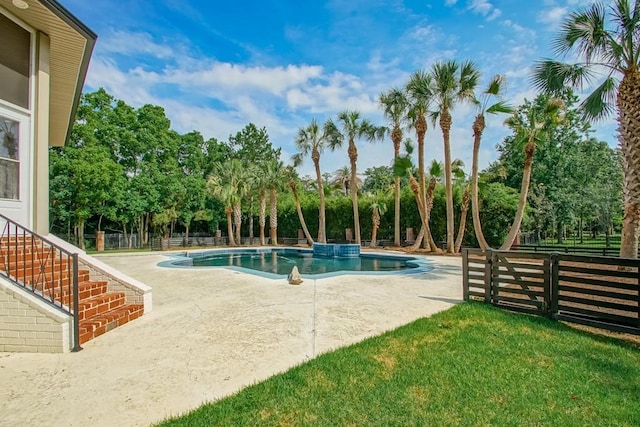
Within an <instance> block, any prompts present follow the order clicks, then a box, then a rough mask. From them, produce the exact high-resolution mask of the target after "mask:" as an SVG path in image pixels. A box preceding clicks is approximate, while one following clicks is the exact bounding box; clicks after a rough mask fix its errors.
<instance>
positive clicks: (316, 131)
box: [293, 119, 329, 243]
mask: <svg viewBox="0 0 640 427" xmlns="http://www.w3.org/2000/svg"><path fill="white" fill-rule="evenodd" d="M327 130H328V129H327V126H326V125H325V126H323V127H320V125H319V124H318V122H317V121H316V119H313V120H311V123H310V124H309V125H308V126H306V127H301V128H300V129H298V136H297V137H296V141H295V143H296V148H297V149H298V152H297V153H296V154H294V156H293V164H294V165H295V166H296V167H297V166H299V165H301V164H302V160H303V159H304V158H305V157H307V156H309V155H310V156H311V160H312V161H313V167H314V169H315V172H316V182H317V187H318V198H319V199H320V211H319V213H318V242H320V243H327V230H326V218H325V198H324V188H323V184H324V182H323V180H322V173H321V172H320V155H321V154H322V152H323V151H324V149H325V147H327V146H328V144H329V135H328V134H327Z"/></svg>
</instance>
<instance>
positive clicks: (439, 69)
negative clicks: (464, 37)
mask: <svg viewBox="0 0 640 427" xmlns="http://www.w3.org/2000/svg"><path fill="white" fill-rule="evenodd" d="M479 78H480V73H479V71H478V68H477V66H476V65H475V64H473V63H472V62H469V61H466V62H462V63H459V62H457V61H446V62H437V63H435V64H434V65H433V66H432V68H431V70H429V71H425V70H418V71H416V72H415V73H413V75H412V76H411V78H410V79H409V81H408V82H407V83H406V85H405V86H404V87H403V88H392V89H389V90H388V91H386V92H384V93H381V94H380V96H379V99H378V100H379V104H380V107H381V108H382V111H383V114H384V117H385V119H386V120H387V122H388V123H387V124H388V126H387V127H383V126H375V125H373V124H372V123H371V122H369V121H368V120H367V119H365V118H363V117H362V116H361V114H360V113H359V112H357V111H343V112H341V113H339V114H338V116H337V120H335V121H334V120H333V119H329V120H327V121H326V122H325V123H324V125H322V126H320V125H319V124H318V122H317V120H316V119H313V120H312V121H311V123H310V124H309V125H308V126H304V127H302V128H300V129H299V131H298V137H297V139H296V146H297V148H298V150H299V151H298V153H297V154H296V155H295V156H294V164H295V165H300V163H301V161H302V159H303V158H304V157H308V156H310V157H311V159H312V161H313V164H314V168H315V172H316V177H317V189H318V195H319V198H320V212H319V230H318V241H320V242H324V241H325V239H326V233H325V213H324V207H325V205H324V191H323V183H322V174H321V171H320V155H321V153H322V151H323V150H324V149H325V148H329V149H331V150H334V149H336V148H338V147H341V146H342V144H343V143H344V142H345V141H346V142H348V150H347V152H348V155H349V164H350V165H349V166H348V167H345V168H343V169H341V170H338V173H337V178H336V179H339V180H340V182H341V183H342V184H343V188H344V189H345V192H346V190H347V188H348V189H349V193H350V195H351V200H352V205H353V216H354V236H355V238H354V239H355V242H356V243H360V239H361V237H360V224H359V217H358V186H357V181H358V177H357V160H358V150H357V146H356V141H357V140H359V139H365V140H367V141H377V140H380V139H382V138H383V137H384V136H385V135H388V136H389V137H390V138H391V141H392V143H393V150H394V162H399V159H400V157H401V156H400V149H401V145H402V141H403V138H404V131H405V130H407V129H412V130H414V131H415V133H416V137H417V141H418V177H417V179H416V178H415V177H413V176H411V177H410V182H412V183H414V184H415V188H416V192H415V196H416V202H417V204H418V207H419V211H420V216H421V221H422V229H421V232H420V233H419V234H418V236H419V237H418V241H417V242H416V246H419V245H420V240H422V239H424V242H425V246H426V247H429V248H430V249H431V250H433V251H437V250H438V248H437V245H436V244H435V242H434V239H433V237H432V235H431V231H430V229H429V213H430V206H431V205H432V204H433V191H434V189H435V184H436V178H434V179H432V180H430V185H429V187H428V188H427V185H426V178H427V177H426V174H425V161H424V157H425V135H426V132H427V128H428V119H429V120H431V122H432V123H433V124H434V125H435V123H436V122H437V123H438V124H439V126H440V129H441V131H442V136H443V143H444V157H445V158H444V171H443V172H442V173H440V172H437V175H438V176H442V177H443V181H444V184H445V189H446V201H447V252H451V253H453V252H454V251H455V250H456V246H458V248H459V246H460V245H456V244H455V243H456V242H455V241H454V230H455V228H454V218H453V216H454V215H453V178H452V177H453V174H452V167H453V166H455V165H456V164H457V165H458V167H459V166H460V164H459V163H455V162H454V161H452V159H451V149H450V131H451V126H452V117H451V111H452V110H453V109H454V108H455V107H456V105H458V104H459V103H464V102H471V103H474V104H476V105H478V108H479V114H478V118H477V119H476V121H477V122H482V125H480V124H477V125H475V127H474V129H476V128H477V132H476V143H477V145H478V146H479V143H480V138H481V135H482V131H483V130H484V113H498V112H511V109H510V107H509V106H508V105H506V104H505V103H504V102H503V101H498V102H497V103H495V104H492V105H489V104H488V100H489V97H490V96H500V94H501V90H502V88H503V81H504V79H503V78H502V77H500V76H497V77H495V78H494V79H492V81H491V82H490V83H489V87H488V88H487V90H486V91H484V92H483V93H482V96H481V97H480V99H478V98H477V97H476V94H475V89H476V86H477V85H478V80H479ZM475 154H476V158H475V160H474V163H475V164H476V174H477V151H476V153H475ZM409 158H410V156H405V157H404V158H403V159H404V160H406V159H409ZM436 164H437V165H440V164H439V163H437V162H436ZM396 170H397V171H399V172H398V173H397V174H396V176H395V177H394V196H395V197H394V244H395V245H397V246H400V244H401V237H400V178H401V175H406V172H407V167H404V168H403V167H398V168H396ZM434 173H436V172H434ZM347 174H350V177H349V178H348V179H346V177H347ZM475 182H476V187H474V188H475V193H474V194H476V205H477V179H476V181H475ZM472 190H473V188H470V189H469V193H472V192H473V191H472ZM467 199H470V200H473V199H471V198H470V195H468V196H467ZM466 206H468V203H467V204H466ZM476 210H477V209H476ZM374 222H375V221H374ZM477 229H478V230H480V227H479V226H478V227H477ZM462 232H464V229H462ZM480 232H481V231H480ZM372 240H373V239H372ZM372 243H373V244H375V242H372Z"/></svg>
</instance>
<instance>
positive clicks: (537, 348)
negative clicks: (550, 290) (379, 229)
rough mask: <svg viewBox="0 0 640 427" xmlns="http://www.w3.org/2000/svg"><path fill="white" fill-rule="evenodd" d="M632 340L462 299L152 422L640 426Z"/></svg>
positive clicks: (639, 369)
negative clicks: (181, 413)
mask: <svg viewBox="0 0 640 427" xmlns="http://www.w3.org/2000/svg"><path fill="white" fill-rule="evenodd" d="M638 408H640V347H638V346H637V345H635V344H633V343H629V342H625V341H621V340H616V339H614V338H608V337H601V336H596V335H592V334H589V333H587V332H584V331H578V330H574V329H571V328H569V327H568V326H566V325H563V324H561V323H557V322H553V321H551V320H548V319H544V318H537V317H531V316H526V315H520V314H513V313H509V312H505V311H501V310H498V309H495V308H493V307H491V306H488V305H485V304H482V303H465V304H460V305H458V306H456V307H454V308H452V309H451V310H448V311H446V312H443V313H440V314H437V315H435V316H433V317H431V318H428V319H421V320H418V321H416V322H413V323H411V324H409V325H407V326H404V327H401V328H398V329H396V330H394V331H391V332H388V333H386V334H384V335H381V336H379V337H375V338H371V339H368V340H365V341H363V342H361V343H359V344H355V345H353V346H350V347H347V348H343V349H339V350H337V351H334V352H332V353H328V354H324V355H322V356H320V357H318V358H316V359H314V360H311V361H309V362H307V363H305V364H303V365H300V366H297V367H295V368H293V369H291V370H289V371H287V372H285V373H283V374H280V375H276V376H274V377H272V378H270V379H268V380H266V381H264V382H261V383H258V384H255V385H253V386H250V387H247V388H245V389H243V390H241V391H240V392H238V393H237V394H235V395H233V396H230V397H227V398H224V399H221V400H219V401H217V402H213V403H209V404H206V405H204V406H202V407H200V408H199V409H196V410H194V411H193V412H191V413H189V414H187V415H184V416H182V417H178V418H173V419H169V420H165V421H164V422H162V423H161V424H160V425H161V426H209V425H223V426H234V425H237V426H245V425H265V426H298V425H300V426H306V425H314V426H315V425H318V426H325V425H326V426H335V425H353V426H356V425H357V426H360V425H381V426H382V425H384V426H391V425H397V426H411V425H429V426H438V425H443V426H448V425H461V426H465V425H469V426H476V425H492V426H493V425H510V426H511V425H518V426H538V425H554V426H575V425H603V426H604V425H616V426H637V425H640V410H639V409H638Z"/></svg>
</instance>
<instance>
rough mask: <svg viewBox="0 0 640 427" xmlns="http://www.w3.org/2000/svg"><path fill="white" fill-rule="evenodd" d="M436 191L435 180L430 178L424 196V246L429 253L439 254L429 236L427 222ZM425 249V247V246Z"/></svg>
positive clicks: (431, 236)
mask: <svg viewBox="0 0 640 427" xmlns="http://www.w3.org/2000/svg"><path fill="white" fill-rule="evenodd" d="M435 191H436V180H435V178H431V180H430V181H429V187H427V194H426V196H425V199H426V200H425V205H424V206H425V207H424V210H425V214H424V216H425V220H426V221H427V228H426V231H425V233H426V235H427V239H426V242H425V243H426V244H428V247H429V249H430V250H431V252H440V251H441V249H440V248H439V247H438V245H436V242H435V241H434V240H433V235H432V234H431V227H430V226H429V221H431V210H432V209H433V198H434V194H435ZM425 247H427V246H426V245H425Z"/></svg>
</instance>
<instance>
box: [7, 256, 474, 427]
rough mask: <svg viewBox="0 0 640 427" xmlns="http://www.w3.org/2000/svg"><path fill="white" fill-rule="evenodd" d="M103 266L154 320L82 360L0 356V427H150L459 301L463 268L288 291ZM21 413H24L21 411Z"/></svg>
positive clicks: (223, 274) (129, 263) (228, 278)
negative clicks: (129, 282)
mask: <svg viewBox="0 0 640 427" xmlns="http://www.w3.org/2000/svg"><path fill="white" fill-rule="evenodd" d="M100 259H101V260H102V261H103V262H105V263H107V264H109V265H111V266H113V267H115V268H117V269H119V270H121V271H123V272H124V273H126V274H128V275H130V276H132V277H134V278H136V279H138V280H140V281H142V282H143V283H145V284H147V285H149V286H151V287H152V288H153V298H154V300H153V311H152V312H151V313H150V314H148V315H145V316H143V317H141V318H140V319H137V320H135V321H133V322H131V323H129V324H127V325H124V326H122V327H120V328H117V329H115V330H113V331H111V332H109V333H108V334H105V335H103V336H100V337H98V338H96V339H94V340H92V341H90V342H88V343H87V344H86V345H85V346H84V350H82V351H81V352H79V353H70V354H14V353H0V383H1V384H2V387H1V388H0V414H2V416H1V417H0V425H1V426H16V425H34V426H35V425H49V426H86V425H91V426H131V425H149V424H150V423H154V422H158V421H161V420H163V419H164V418H166V417H168V416H170V415H177V414H180V413H183V412H185V411H189V410H191V409H194V408H196V407H198V406H199V405H200V404H202V403H204V402H206V401H211V400H214V399H217V398H220V397H222V396H225V395H229V394H232V393H234V392H236V391H238V390H240V389H241V388H243V387H245V386H247V385H250V384H252V383H255V382H257V381H261V380H263V379H265V378H268V377H269V376H271V375H273V374H276V373H278V372H282V371H285V370H287V369H288V368H290V367H292V366H294V365H297V364H300V363H303V362H305V361H307V360H309V359H311V358H313V357H315V356H317V355H318V354H320V353H323V352H327V351H330V350H332V349H335V348H338V347H343V346H346V345H349V344H352V343H355V342H358V341H361V340H362V339H364V338H367V337H370V336H374V335H378V334H380V333H382V332H384V331H387V330H390V329H394V328H396V327H398V326H401V325H404V324H406V323H409V322H411V321H413V320H416V319H418V318H421V317H425V316H429V315H431V314H433V313H436V312H438V311H441V310H444V309H447V308H449V307H451V306H452V305H453V304H455V303H457V302H460V301H461V298H462V279H461V273H462V271H461V259H460V258H459V257H427V259H428V260H430V261H431V262H433V264H434V266H435V269H434V270H433V271H431V272H429V273H421V274H413V275H402V274H396V275H377V276H373V275H367V276H357V275H345V276H339V277H333V278H326V279H318V280H310V279H306V280H305V281H304V282H303V283H302V284H301V285H298V286H292V285H289V284H288V283H287V282H286V280H284V279H282V280H271V279H265V278H261V277H258V276H255V275H250V274H244V273H239V272H235V271H230V270H225V269H206V268H205V269H197V268H189V269H168V268H161V267H158V266H157V264H158V263H159V262H161V261H164V260H166V259H167V257H166V256H164V255H162V254H157V253H153V254H149V253H146V254H126V255H120V254H118V255H105V256H101V257H100ZM26 408H28V409H27V410H25V409H26Z"/></svg>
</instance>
